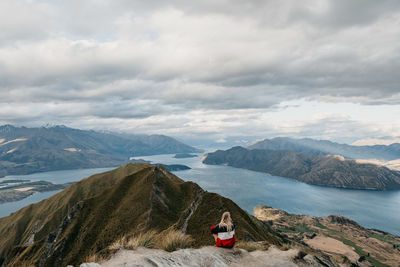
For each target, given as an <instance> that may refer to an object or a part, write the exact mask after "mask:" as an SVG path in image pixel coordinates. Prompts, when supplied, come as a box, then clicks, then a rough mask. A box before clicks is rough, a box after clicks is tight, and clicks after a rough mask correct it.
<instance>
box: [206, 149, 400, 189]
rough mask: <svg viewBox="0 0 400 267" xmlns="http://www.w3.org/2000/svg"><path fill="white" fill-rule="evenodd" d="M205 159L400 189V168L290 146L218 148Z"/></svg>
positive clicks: (318, 180)
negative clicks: (289, 148) (298, 149)
mask: <svg viewBox="0 0 400 267" xmlns="http://www.w3.org/2000/svg"><path fill="white" fill-rule="evenodd" d="M203 163H205V164H211V165H228V166H232V167H237V168H243V169H249V170H253V171H259V172H266V173H270V174H272V175H276V176H281V177H287V178H294V179H296V180H298V181H301V182H305V183H309V184H315V185H324V186H334V187H341V188H354V189H376V190H390V189H400V172H397V171H393V170H390V169H388V168H386V167H380V166H377V165H373V164H360V163H357V162H356V161H354V160H347V159H344V158H342V157H337V156H312V155H306V154H303V153H298V152H293V151H287V150H266V149H253V150H248V149H245V148H243V147H234V148H231V149H228V150H226V151H222V150H218V151H216V152H214V153H209V154H207V155H206V156H205V157H204V158H203Z"/></svg>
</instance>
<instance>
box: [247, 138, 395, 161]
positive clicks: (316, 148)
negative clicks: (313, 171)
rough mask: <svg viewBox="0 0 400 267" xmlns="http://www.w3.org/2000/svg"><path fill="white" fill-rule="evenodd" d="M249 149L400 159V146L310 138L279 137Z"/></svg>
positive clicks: (266, 140) (387, 159) (258, 143)
mask: <svg viewBox="0 0 400 267" xmlns="http://www.w3.org/2000/svg"><path fill="white" fill-rule="evenodd" d="M248 148H249V149H268V150H291V151H295V152H301V153H304V154H309V155H314V156H321V155H328V154H331V155H341V156H343V157H346V158H351V159H377V160H383V161H390V160H395V159H399V158H400V144H398V143H395V144H391V145H388V146H386V145H374V146H352V145H347V144H339V143H335V142H331V141H327V140H314V139H310V138H303V139H293V138H287V137H277V138H273V139H264V140H262V141H259V142H257V143H255V144H253V145H251V146H249V147H248Z"/></svg>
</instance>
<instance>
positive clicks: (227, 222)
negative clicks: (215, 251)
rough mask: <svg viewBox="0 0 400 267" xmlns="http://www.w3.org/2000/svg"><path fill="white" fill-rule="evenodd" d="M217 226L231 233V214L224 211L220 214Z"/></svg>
mask: <svg viewBox="0 0 400 267" xmlns="http://www.w3.org/2000/svg"><path fill="white" fill-rule="evenodd" d="M219 226H221V227H223V226H225V227H226V229H227V230H228V232H229V233H230V232H231V231H232V226H233V223H232V218H231V214H230V213H229V211H225V212H224V213H223V214H222V217H221V222H220V223H219Z"/></svg>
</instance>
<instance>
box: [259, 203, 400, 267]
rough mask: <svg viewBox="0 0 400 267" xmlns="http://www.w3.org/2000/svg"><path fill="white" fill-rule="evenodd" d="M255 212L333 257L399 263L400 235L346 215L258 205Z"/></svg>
mask: <svg viewBox="0 0 400 267" xmlns="http://www.w3.org/2000/svg"><path fill="white" fill-rule="evenodd" d="M254 215H255V216H256V217H257V218H258V219H259V220H262V221H266V222H268V224H270V225H271V227H272V228H273V229H275V230H276V231H278V232H281V233H282V234H285V235H287V236H288V238H290V239H291V240H296V241H297V242H300V243H305V244H307V245H308V246H310V247H312V248H314V249H317V250H321V251H324V252H325V253H327V254H329V255H331V256H332V257H334V258H339V259H340V258H341V257H343V255H346V256H347V257H348V258H349V259H352V260H353V261H356V260H361V261H362V262H370V263H371V264H373V265H374V266H398V263H399V262H400V237H398V236H394V235H391V234H389V233H385V232H381V231H377V230H373V229H366V228H364V227H362V226H361V225H359V224H358V223H356V222H355V221H352V220H350V219H348V218H346V217H343V216H339V215H330V216H328V217H312V216H305V215H295V214H288V213H286V212H284V211H282V210H278V209H273V208H270V207H267V206H258V207H255V208H254Z"/></svg>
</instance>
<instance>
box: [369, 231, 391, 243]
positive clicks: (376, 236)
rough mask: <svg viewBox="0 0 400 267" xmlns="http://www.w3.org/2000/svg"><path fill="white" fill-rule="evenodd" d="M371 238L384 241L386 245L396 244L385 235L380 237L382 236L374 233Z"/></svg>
mask: <svg viewBox="0 0 400 267" xmlns="http://www.w3.org/2000/svg"><path fill="white" fill-rule="evenodd" d="M370 237H373V238H375V239H378V240H380V241H382V242H386V243H389V244H392V245H395V243H394V242H393V240H391V239H390V238H388V237H387V236H385V235H380V234H376V233H373V234H371V235H370Z"/></svg>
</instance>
